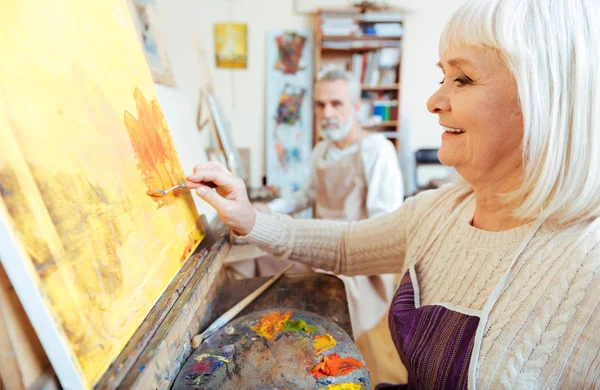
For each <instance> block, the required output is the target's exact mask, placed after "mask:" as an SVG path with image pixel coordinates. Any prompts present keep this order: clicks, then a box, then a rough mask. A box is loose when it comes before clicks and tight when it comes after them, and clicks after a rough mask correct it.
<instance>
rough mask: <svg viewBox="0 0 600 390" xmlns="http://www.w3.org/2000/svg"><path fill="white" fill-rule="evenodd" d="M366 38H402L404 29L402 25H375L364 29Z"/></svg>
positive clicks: (366, 26)
mask: <svg viewBox="0 0 600 390" xmlns="http://www.w3.org/2000/svg"><path fill="white" fill-rule="evenodd" d="M362 31H363V33H364V35H365V36H377V37H401V36H402V35H403V34H404V28H403V27H402V25H401V24H400V23H373V24H369V25H365V26H364V27H363V29H362Z"/></svg>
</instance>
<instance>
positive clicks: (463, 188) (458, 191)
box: [400, 183, 473, 227]
mask: <svg viewBox="0 0 600 390" xmlns="http://www.w3.org/2000/svg"><path fill="white" fill-rule="evenodd" d="M472 193H473V190H472V189H471V187H469V186H467V185H465V184H461V183H451V184H445V185H443V186H441V187H440V188H437V189H434V190H427V191H423V192H420V193H418V194H417V195H415V196H412V197H410V198H408V199H406V201H405V202H404V204H403V205H402V207H400V210H402V211H403V212H404V213H405V215H406V214H407V215H409V226H413V227H416V226H417V225H422V223H423V222H424V221H425V220H428V219H434V220H436V221H439V220H440V218H445V217H448V216H449V215H450V214H451V213H452V211H453V210H455V209H456V207H458V206H459V205H460V204H461V203H462V202H464V201H465V200H466V199H467V198H468V197H469V195H470V194H472Z"/></svg>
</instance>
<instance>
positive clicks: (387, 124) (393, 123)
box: [364, 121, 398, 130]
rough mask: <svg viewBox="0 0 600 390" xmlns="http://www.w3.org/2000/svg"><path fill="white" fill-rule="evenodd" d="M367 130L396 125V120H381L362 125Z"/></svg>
mask: <svg viewBox="0 0 600 390" xmlns="http://www.w3.org/2000/svg"><path fill="white" fill-rule="evenodd" d="M364 127H365V129H367V130H373V129H381V128H386V127H398V121H383V122H381V123H377V124H376V125H372V126H364Z"/></svg>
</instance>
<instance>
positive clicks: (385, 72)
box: [351, 49, 400, 87]
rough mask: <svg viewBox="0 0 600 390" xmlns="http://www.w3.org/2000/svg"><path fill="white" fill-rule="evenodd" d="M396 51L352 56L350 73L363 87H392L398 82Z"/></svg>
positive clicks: (372, 52) (380, 51) (379, 51)
mask: <svg viewBox="0 0 600 390" xmlns="http://www.w3.org/2000/svg"><path fill="white" fill-rule="evenodd" d="M399 61H400V53H399V50H398V49H381V50H375V51H370V52H368V53H362V54H358V53H357V54H354V55H353V56H352V61H351V63H352V67H351V71H352V73H353V74H354V76H355V77H356V78H357V79H359V80H360V82H361V84H362V85H363V86H368V87H374V86H377V85H392V84H395V83H396V82H397V80H398V64H399Z"/></svg>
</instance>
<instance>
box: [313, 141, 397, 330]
mask: <svg viewBox="0 0 600 390" xmlns="http://www.w3.org/2000/svg"><path fill="white" fill-rule="evenodd" d="M361 143H362V142H361V141H359V142H358V151H357V152H356V153H352V154H348V155H346V156H344V157H342V158H341V159H339V160H337V161H333V162H329V161H326V159H325V157H326V156H327V152H328V151H329V148H330V147H331V144H330V145H329V146H327V147H326V148H325V151H324V153H323V155H322V156H320V158H319V159H318V161H317V165H316V181H317V183H316V184H317V191H316V192H317V199H316V202H315V216H316V218H319V219H335V220H344V221H358V220H361V219H366V218H367V217H368V213H367V192H368V186H367V180H366V177H365V171H364V167H363V162H362V158H361ZM339 278H340V279H342V280H343V281H344V285H345V287H346V294H347V297H348V306H349V310H350V318H351V319H352V331H353V333H354V338H355V339H358V337H359V336H360V335H361V334H363V333H364V332H366V331H368V330H370V329H373V328H374V327H375V326H376V325H377V323H378V322H379V321H380V320H381V318H382V317H384V316H385V315H386V313H387V310H388V309H389V305H390V302H391V299H392V295H393V294H394V290H395V287H396V282H395V277H394V275H377V276H352V277H350V276H339Z"/></svg>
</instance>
